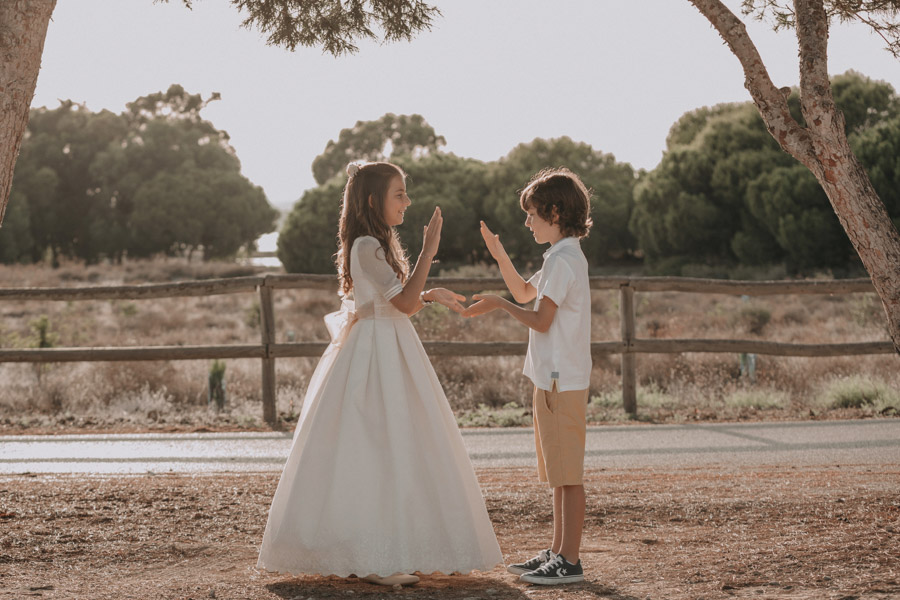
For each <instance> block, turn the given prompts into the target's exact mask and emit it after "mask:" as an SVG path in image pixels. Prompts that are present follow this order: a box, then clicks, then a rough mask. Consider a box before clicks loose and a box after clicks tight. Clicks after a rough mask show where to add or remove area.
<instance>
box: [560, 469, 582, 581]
mask: <svg viewBox="0 0 900 600" xmlns="http://www.w3.org/2000/svg"><path fill="white" fill-rule="evenodd" d="M557 493H559V496H560V500H561V502H560V505H561V506H560V508H561V510H560V511H559V512H560V513H561V514H560V516H561V517H562V527H561V530H562V540H561V543H560V545H559V546H557V545H556V514H557V511H556V496H557ZM553 500H554V502H553V508H554V511H553V513H554V515H553V516H554V518H553V529H554V532H553V548H554V552H556V551H557V550H556V548H557V547H558V548H559V550H558V552H559V554H562V555H563V556H564V557H565V558H566V560H567V561H569V562H570V563H572V564H575V563H577V562H578V557H579V550H580V549H581V532H582V530H583V529H584V505H585V500H584V486H583V485H564V486H562V487H558V488H554V490H553Z"/></svg>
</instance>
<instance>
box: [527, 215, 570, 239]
mask: <svg viewBox="0 0 900 600" xmlns="http://www.w3.org/2000/svg"><path fill="white" fill-rule="evenodd" d="M525 212H526V213H527V214H528V216H527V217H525V227H527V228H528V229H530V230H531V235H533V236H534V241H535V242H537V243H538V244H555V243H556V242H558V241H559V240H561V239H562V237H563V236H562V233H560V231H559V225H558V224H556V223H551V222H550V221H545V220H544V219H542V218H541V217H540V216H538V214H537V210H535V209H534V207H531V208H529V209H528V210H527V211H525Z"/></svg>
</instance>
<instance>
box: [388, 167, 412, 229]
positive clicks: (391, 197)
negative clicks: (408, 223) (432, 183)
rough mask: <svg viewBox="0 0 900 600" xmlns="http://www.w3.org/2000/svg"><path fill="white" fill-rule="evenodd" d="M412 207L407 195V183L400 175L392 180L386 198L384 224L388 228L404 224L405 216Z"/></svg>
mask: <svg viewBox="0 0 900 600" xmlns="http://www.w3.org/2000/svg"><path fill="white" fill-rule="evenodd" d="M409 205H410V200H409V196H407V195H406V182H405V181H403V178H402V177H400V176H399V175H397V176H395V177H394V178H392V179H391V183H390V185H388V189H387V194H385V197H384V222H385V223H387V225H388V227H396V226H397V225H400V224H401V223H403V214H404V213H405V212H406V209H407V207H408V206H409Z"/></svg>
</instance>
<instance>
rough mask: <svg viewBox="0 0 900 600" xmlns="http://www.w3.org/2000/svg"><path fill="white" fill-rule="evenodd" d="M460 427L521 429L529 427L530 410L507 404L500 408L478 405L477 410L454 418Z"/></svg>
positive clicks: (467, 411)
mask: <svg viewBox="0 0 900 600" xmlns="http://www.w3.org/2000/svg"><path fill="white" fill-rule="evenodd" d="M456 421H457V423H458V424H459V426H460V427H522V426H525V425H531V421H532V418H531V410H530V409H527V408H523V407H522V406H519V404H518V403H516V402H508V403H507V404H504V405H503V406H502V407H501V408H493V407H490V406H488V405H487V404H479V405H478V408H475V409H471V410H464V411H462V412H460V414H459V415H458V416H457V417H456Z"/></svg>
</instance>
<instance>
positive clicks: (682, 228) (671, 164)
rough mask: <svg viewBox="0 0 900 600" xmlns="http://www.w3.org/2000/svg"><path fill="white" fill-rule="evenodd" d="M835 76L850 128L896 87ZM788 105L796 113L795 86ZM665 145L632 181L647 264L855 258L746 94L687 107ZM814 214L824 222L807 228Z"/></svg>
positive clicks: (884, 105) (861, 129)
mask: <svg viewBox="0 0 900 600" xmlns="http://www.w3.org/2000/svg"><path fill="white" fill-rule="evenodd" d="M834 82H835V83H834V87H835V89H836V90H837V92H836V99H837V100H838V102H840V103H843V102H847V103H848V110H847V113H848V114H850V115H851V118H850V119H849V120H848V130H849V129H850V128H852V129H853V133H851V138H853V137H854V136H860V135H863V134H864V133H865V132H867V131H868V130H869V129H871V128H872V127H874V126H875V125H877V123H878V119H879V118H883V117H884V116H885V115H891V114H894V113H895V112H896V105H897V96H896V94H895V92H894V90H893V88H891V86H890V85H888V84H885V83H883V82H875V81H872V80H871V79H869V78H867V77H865V76H863V75H860V74H859V73H855V72H852V71H850V72H848V73H845V74H844V75H839V76H837V77H835V78H834ZM860 99H862V100H860ZM869 102H871V103H872V106H871V107H869V106H867V105H866V104H867V103H869ZM788 107H789V109H790V110H791V112H792V114H794V115H796V116H797V118H799V116H800V101H799V96H798V95H797V94H796V93H795V94H792V96H791V97H789V98H788ZM838 108H839V109H841V110H843V108H844V106H843V104H838ZM667 146H668V149H667V152H666V153H665V155H664V157H663V160H662V161H661V163H660V165H659V166H658V167H657V168H656V169H655V170H654V171H653V172H651V173H649V174H648V176H647V177H645V178H644V181H643V182H642V183H641V184H640V185H639V186H638V188H637V189H636V192H635V198H636V208H635V211H634V216H633V217H632V221H631V227H632V230H633V231H634V232H635V234H636V235H637V237H638V239H639V240H640V247H641V248H642V250H643V251H644V253H645V255H646V257H647V259H648V262H649V265H650V266H651V268H654V269H656V270H658V271H661V272H671V273H676V274H680V272H681V265H683V264H684V263H686V262H730V261H734V260H737V261H739V262H741V263H746V264H760V263H767V262H772V261H785V262H786V263H787V264H788V266H789V267H791V268H792V269H796V270H807V269H813V268H823V267H844V266H846V265H847V264H848V261H850V262H852V261H853V259H852V257H851V255H850V254H848V252H847V246H846V244H847V242H846V235H845V234H842V233H841V232H840V229H838V230H837V231H835V230H834V227H835V226H837V227H839V226H840V223H839V221H838V220H837V219H836V217H835V218H829V215H828V214H827V213H831V214H833V210H832V209H831V208H830V207H829V205H828V198H827V196H825V195H824V194H823V193H822V192H819V191H817V190H816V185H815V184H814V183H813V184H812V185H809V184H810V181H814V179H812V180H811V179H809V178H805V177H802V176H801V173H800V172H798V171H797V170H796V168H795V167H797V165H798V163H797V162H796V161H795V160H794V159H793V158H792V157H791V156H789V155H788V154H786V153H784V152H783V151H782V150H781V149H780V147H779V146H778V144H777V143H776V142H775V140H774V139H773V138H772V137H771V135H769V134H768V133H767V132H766V130H765V124H764V122H763V120H762V118H761V117H760V115H759V113H758V111H757V110H756V109H755V107H753V105H752V104H750V103H743V104H723V105H719V106H715V107H712V108H702V109H698V110H695V111H691V112H689V113H687V114H685V115H684V116H682V117H681V118H680V119H679V120H678V122H676V123H675V124H674V125H673V126H672V129H671V131H670V133H669V136H668V141H667ZM863 162H864V163H865V162H866V161H865V160H864V161H863ZM801 171H802V169H801ZM810 177H811V176H810ZM769 193H771V194H773V196H772V197H766V194H769ZM823 212H824V213H826V214H822V213H823ZM892 214H893V213H892ZM788 217H789V218H790V219H791V220H792V221H791V222H792V223H794V224H795V226H794V227H793V228H791V227H789V226H788V222H787V221H786V220H785V219H786V218H788ZM800 224H803V225H804V227H800V226H799V225H800ZM817 224H818V225H821V229H811V228H810V227H812V226H813V225H817ZM786 229H791V235H790V236H786V235H784V232H785V231H786Z"/></svg>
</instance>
